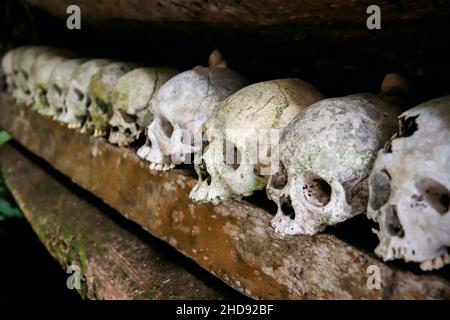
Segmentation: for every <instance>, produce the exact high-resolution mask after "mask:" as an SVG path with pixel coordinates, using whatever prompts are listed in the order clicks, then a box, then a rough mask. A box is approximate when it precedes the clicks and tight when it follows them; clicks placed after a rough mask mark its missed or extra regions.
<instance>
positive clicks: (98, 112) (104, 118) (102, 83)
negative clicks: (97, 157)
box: [83, 62, 137, 137]
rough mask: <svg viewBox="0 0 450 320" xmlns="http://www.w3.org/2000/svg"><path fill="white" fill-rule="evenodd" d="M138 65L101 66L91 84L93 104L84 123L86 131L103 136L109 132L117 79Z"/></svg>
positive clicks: (90, 94) (119, 63)
mask: <svg viewBox="0 0 450 320" xmlns="http://www.w3.org/2000/svg"><path fill="white" fill-rule="evenodd" d="M136 67H137V66H136V65H134V64H131V63H124V62H114V63H111V64H109V65H107V66H105V67H103V68H101V69H100V70H99V71H98V72H97V73H96V74H95V75H94V76H93V77H92V78H91V83H90V84H89V96H90V100H91V104H90V105H89V106H88V113H89V115H88V119H87V121H86V123H85V124H84V127H83V131H84V132H93V133H94V136H96V137H101V136H106V135H107V134H108V129H109V123H108V121H109V120H110V119H111V117H112V116H113V109H112V106H111V91H112V89H113V87H114V85H115V84H116V83H117V80H119V78H120V77H121V76H123V75H124V74H126V73H128V72H130V71H131V70H133V69H135V68H136Z"/></svg>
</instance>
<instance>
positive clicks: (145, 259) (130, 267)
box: [0, 145, 240, 299]
mask: <svg viewBox="0 0 450 320" xmlns="http://www.w3.org/2000/svg"><path fill="white" fill-rule="evenodd" d="M0 166H1V168H2V172H3V174H4V177H5V181H6V183H7V184H8V186H9V188H10V189H11V191H12V192H13V194H14V197H15V198H16V199H17V201H18V203H19V205H20V207H21V208H22V211H23V212H24V214H25V217H26V219H27V220H28V221H29V223H30V224H31V226H32V227H33V229H34V230H35V232H36V233H37V235H38V236H39V238H40V240H41V241H42V242H43V243H44V245H45V246H46V247H47V249H48V250H49V252H50V254H51V255H52V256H53V257H54V258H55V259H56V260H57V261H58V262H59V263H60V264H61V265H62V267H63V268H64V270H66V269H67V266H69V265H76V266H78V267H80V269H81V276H82V282H81V285H82V286H81V288H80V290H79V291H78V292H79V293H80V294H81V295H82V296H83V297H84V298H88V299H224V298H236V297H239V296H240V295H239V294H238V293H236V294H234V292H235V291H232V290H231V289H229V287H226V286H225V285H223V284H222V283H221V282H220V281H217V280H216V279H214V277H212V276H211V275H209V274H208V273H207V272H206V271H204V270H201V269H200V268H192V266H191V267H188V268H186V266H189V263H192V262H190V261H188V259H186V258H185V257H183V256H181V255H175V257H174V255H168V254H167V253H165V252H162V250H167V249H168V248H164V246H161V245H158V244H157V243H155V242H158V241H159V240H157V239H154V238H153V239H145V240H147V241H144V240H143V239H141V237H138V236H136V235H134V234H132V233H130V232H129V231H127V230H125V229H124V228H123V227H121V226H120V225H118V224H117V223H116V222H115V221H113V220H112V219H111V218H110V217H109V216H108V215H106V214H105V212H104V210H100V209H98V208H96V207H95V206H93V205H92V204H90V203H89V202H88V201H86V200H85V199H82V198H81V197H80V196H79V195H76V194H74V193H72V190H70V189H68V187H67V186H66V185H64V184H63V183H62V182H61V181H58V180H57V179H55V178H54V177H53V176H52V175H51V174H49V173H48V172H46V171H44V170H43V169H42V168H40V167H39V166H37V165H36V164H35V163H33V162H32V161H31V160H30V159H28V158H27V157H25V156H24V155H23V154H22V153H20V152H19V151H17V150H16V149H14V148H13V147H11V146H8V145H5V146H2V147H0ZM105 210H106V209H105ZM110 211H112V210H110ZM148 238H151V237H150V236H149V237H148ZM152 240H153V241H152ZM169 249H171V248H169ZM171 250H172V249H171ZM177 256H178V257H177ZM173 258H178V259H177V261H174V259H173ZM68 276H69V275H68ZM211 278H212V280H215V281H211ZM211 282H212V283H211Z"/></svg>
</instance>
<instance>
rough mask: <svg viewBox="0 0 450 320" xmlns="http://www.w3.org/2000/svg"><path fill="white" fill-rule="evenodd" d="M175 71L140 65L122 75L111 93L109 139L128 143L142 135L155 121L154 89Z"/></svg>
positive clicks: (120, 144)
mask: <svg viewBox="0 0 450 320" xmlns="http://www.w3.org/2000/svg"><path fill="white" fill-rule="evenodd" d="M175 74H177V70H175V69H171V68H139V69H135V70H133V71H130V72H128V73H127V74H125V75H124V76H122V77H121V78H119V80H118V81H117V83H116V85H115V86H114V88H113V90H112V92H111V104H112V108H113V116H112V117H111V119H110V120H109V124H110V126H111V130H110V133H109V137H108V140H109V142H111V143H113V144H117V145H119V146H127V145H129V144H130V143H132V142H133V141H135V140H136V139H137V138H138V137H139V135H140V134H141V133H142V130H143V129H144V128H146V127H147V126H148V125H149V124H150V122H151V121H152V120H153V114H152V113H151V111H150V102H151V100H152V98H153V96H154V94H155V92H156V91H157V90H158V89H159V87H160V86H161V85H162V84H163V83H164V82H166V81H167V80H168V79H170V78H171V77H173V76H174V75H175Z"/></svg>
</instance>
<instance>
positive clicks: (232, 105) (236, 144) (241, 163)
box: [190, 79, 322, 203]
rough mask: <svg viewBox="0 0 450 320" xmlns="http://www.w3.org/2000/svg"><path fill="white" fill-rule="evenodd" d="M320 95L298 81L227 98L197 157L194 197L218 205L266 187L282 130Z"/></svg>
mask: <svg viewBox="0 0 450 320" xmlns="http://www.w3.org/2000/svg"><path fill="white" fill-rule="evenodd" d="M321 98H322V95H321V94H320V93H319V92H318V91H317V90H316V89H315V88H314V87H312V86H311V85H310V84H308V83H306V82H304V81H302V80H299V79H281V80H273V81H267V82H260V83H256V84H253V85H250V86H247V87H245V88H243V89H241V90H239V91H237V92H236V93H234V94H233V95H231V96H230V97H229V98H227V99H226V100H225V101H224V102H222V103H221V104H220V105H219V106H218V107H217V109H216V110H215V112H214V113H213V115H212V116H211V118H210V119H209V120H208V121H207V122H206V124H205V135H206V137H207V140H208V143H207V145H206V147H205V148H204V149H203V153H198V154H197V156H196V159H195V168H196V171H197V174H198V176H199V180H198V183H197V185H196V186H195V187H194V188H193V189H192V191H191V193H190V198H191V199H192V200H194V201H197V202H213V203H218V202H220V201H224V200H227V199H240V198H241V197H242V196H249V195H250V194H252V193H253V191H255V190H261V189H263V188H264V187H265V186H266V184H267V178H268V177H269V176H270V174H271V171H272V169H273V168H271V154H272V153H277V145H278V139H279V135H280V131H281V130H282V129H283V128H284V127H285V126H286V125H287V124H288V123H289V121H290V120H291V119H292V118H294V117H295V116H296V115H297V114H298V113H299V112H301V111H302V110H303V109H305V108H306V107H307V106H308V105H310V104H311V103H314V102H316V101H317V100H320V99H321Z"/></svg>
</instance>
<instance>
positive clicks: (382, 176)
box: [369, 169, 391, 211]
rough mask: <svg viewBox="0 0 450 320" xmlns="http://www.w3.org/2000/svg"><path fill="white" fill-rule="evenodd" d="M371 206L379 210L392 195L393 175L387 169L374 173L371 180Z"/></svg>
mask: <svg viewBox="0 0 450 320" xmlns="http://www.w3.org/2000/svg"><path fill="white" fill-rule="evenodd" d="M369 184H370V189H371V192H370V199H369V206H370V208H371V209H372V210H374V211H376V210H379V209H380V208H381V207H382V206H383V205H384V204H386V203H387V202H388V200H389V198H390V196H391V176H390V174H389V172H388V171H387V170H386V169H383V170H381V171H380V172H378V173H376V174H374V175H373V176H372V177H371V179H370V181H369Z"/></svg>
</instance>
